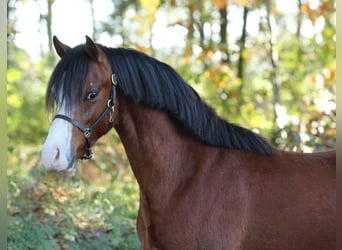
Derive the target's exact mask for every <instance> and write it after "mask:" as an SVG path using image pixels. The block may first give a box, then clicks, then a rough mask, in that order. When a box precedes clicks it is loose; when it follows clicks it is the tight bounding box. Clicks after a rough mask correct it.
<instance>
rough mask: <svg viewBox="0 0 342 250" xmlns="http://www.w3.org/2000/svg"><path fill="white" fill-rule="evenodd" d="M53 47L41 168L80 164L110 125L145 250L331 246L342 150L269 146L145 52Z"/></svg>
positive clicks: (62, 168)
mask: <svg viewBox="0 0 342 250" xmlns="http://www.w3.org/2000/svg"><path fill="white" fill-rule="evenodd" d="M53 43H54V47H55V49H56V52H57V54H58V55H59V56H60V57H61V60H60V61H59V62H58V64H57V65H56V67H55V69H54V71H53V73H52V75H51V78H50V81H49V84H48V87H47V91H46V108H47V110H49V111H50V112H51V111H54V110H56V116H55V117H54V119H53V121H52V124H51V127H50V129H49V133H48V136H47V138H46V141H45V143H44V145H43V148H42V162H43V165H44V166H45V167H46V168H47V169H49V170H56V171H71V170H73V169H74V168H75V164H76V162H77V161H78V160H79V159H89V158H91V156H92V146H93V145H94V143H95V142H96V141H97V140H98V138H100V137H101V136H102V135H104V134H106V133H107V132H108V131H109V130H110V129H112V128H114V129H115V130H116V131H117V132H118V135H119V137H120V139H121V141H122V143H123V145H124V148H125V152H126V154H127V157H128V159H129V162H130V165H131V167H132V170H133V173H134V176H135V178H136V179H137V182H138V184H139V189H140V201H139V212H138V217H137V232H138V236H139V239H140V241H141V244H142V246H143V248H144V249H175V250H182V249H209V250H212V249H214V250H216V249H262V250H265V249H276V250H296V249H310V250H313V249H320V250H322V249H335V244H336V224H335V217H336V183H335V181H336V151H327V152H321V153H294V152H285V151H281V150H278V149H276V148H274V147H273V146H271V145H270V144H269V143H268V142H267V141H266V140H265V139H264V138H262V137H261V136H259V135H257V134H255V133H254V132H252V131H251V130H248V129H245V128H243V127H240V126H238V125H235V124H232V123H230V122H228V121H226V120H224V119H222V118H220V117H219V116H218V115H217V114H216V113H215V111H214V110H213V109H212V108H211V107H209V106H208V105H207V104H206V103H205V102H204V101H203V100H202V99H201V98H200V97H199V95H198V94H197V93H196V92H195V91H194V90H193V89H192V88H191V87H190V86H189V85H188V84H187V83H186V82H185V81H184V80H183V79H182V78H181V76H180V75H179V74H177V73H176V71H175V70H174V69H173V68H171V67H170V66H168V65H167V64H165V63H162V62H160V61H158V60H157V59H154V58H152V57H150V56H148V55H146V54H144V53H141V52H138V51H136V50H133V49H124V48H109V47H106V46H104V45H101V44H98V43H95V42H94V41H92V39H91V38H89V37H87V36H86V42H85V44H80V45H78V46H76V47H74V48H70V47H69V46H67V45H65V44H63V43H62V42H60V41H59V40H58V39H57V37H54V38H53Z"/></svg>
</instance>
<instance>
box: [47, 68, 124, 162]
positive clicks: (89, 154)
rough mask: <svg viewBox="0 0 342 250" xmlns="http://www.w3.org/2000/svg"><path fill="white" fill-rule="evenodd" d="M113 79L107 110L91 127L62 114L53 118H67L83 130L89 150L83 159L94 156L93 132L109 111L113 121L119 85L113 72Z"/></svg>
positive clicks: (110, 121)
mask: <svg viewBox="0 0 342 250" xmlns="http://www.w3.org/2000/svg"><path fill="white" fill-rule="evenodd" d="M111 79H112V85H111V91H110V96H109V99H108V101H107V106H106V108H105V110H104V111H103V112H102V114H101V115H100V116H99V117H98V118H97V119H96V121H95V122H94V123H93V124H92V125H91V126H90V127H88V128H86V127H85V126H83V125H82V124H81V123H79V122H78V121H75V120H73V119H71V118H70V117H68V116H65V115H61V114H57V115H55V117H54V118H53V119H57V118H59V119H63V120H66V121H68V122H70V123H71V124H72V125H74V126H75V127H77V128H78V129H79V130H81V131H82V133H83V135H84V137H85V139H86V143H87V150H86V152H85V154H84V155H83V156H82V157H81V159H82V160H89V159H91V158H92V157H93V151H92V149H91V147H92V146H93V143H92V141H91V133H92V132H93V131H94V129H95V128H96V127H97V126H98V125H99V124H100V123H101V122H102V120H103V119H104V118H105V116H106V115H107V114H108V113H109V123H113V115H112V112H114V104H115V90H116V86H117V85H118V82H117V79H116V75H115V74H114V73H113V74H112V77H111Z"/></svg>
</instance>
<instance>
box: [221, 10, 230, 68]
mask: <svg viewBox="0 0 342 250" xmlns="http://www.w3.org/2000/svg"><path fill="white" fill-rule="evenodd" d="M219 12H220V38H221V39H220V48H221V52H222V62H223V63H228V64H229V63H230V57H229V48H228V39H227V38H228V34H227V26H228V18H227V14H228V12H227V6H223V7H222V8H220V9H219Z"/></svg>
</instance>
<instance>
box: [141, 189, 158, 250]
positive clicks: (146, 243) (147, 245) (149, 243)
mask: <svg viewBox="0 0 342 250" xmlns="http://www.w3.org/2000/svg"><path fill="white" fill-rule="evenodd" d="M137 232H138V237H139V240H140V242H141V245H142V246H143V248H144V250H157V249H159V248H157V247H156V246H155V244H154V243H153V242H154V241H153V239H152V236H151V220H150V213H149V209H148V202H147V199H146V196H145V194H144V193H143V192H142V191H141V190H140V203H139V211H138V218H137Z"/></svg>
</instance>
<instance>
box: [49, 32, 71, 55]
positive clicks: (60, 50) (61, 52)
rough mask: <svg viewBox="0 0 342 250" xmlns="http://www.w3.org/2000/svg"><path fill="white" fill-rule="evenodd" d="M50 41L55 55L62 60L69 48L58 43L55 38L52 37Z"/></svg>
mask: <svg viewBox="0 0 342 250" xmlns="http://www.w3.org/2000/svg"><path fill="white" fill-rule="evenodd" d="M52 41H53V46H54V47H55V50H56V52H57V54H58V55H59V56H60V57H61V58H62V57H63V56H64V54H65V53H66V52H67V51H68V50H69V49H70V47H69V46H68V45H65V44H64V43H62V42H61V41H59V40H58V38H57V37H56V36H53V39H52Z"/></svg>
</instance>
